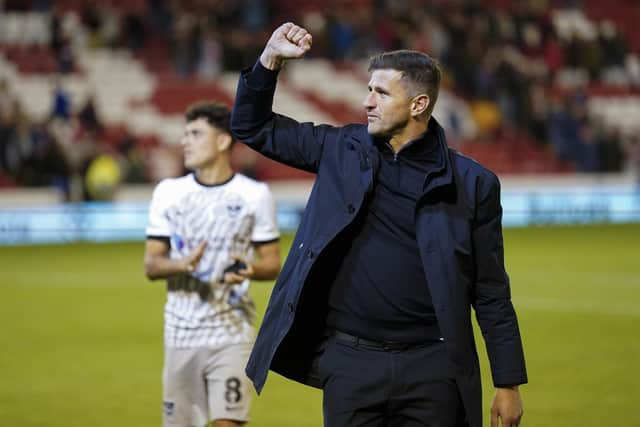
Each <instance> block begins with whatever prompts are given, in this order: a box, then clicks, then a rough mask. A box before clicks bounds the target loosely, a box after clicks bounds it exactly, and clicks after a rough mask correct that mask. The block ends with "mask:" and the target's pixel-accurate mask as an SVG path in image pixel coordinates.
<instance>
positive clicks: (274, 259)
mask: <svg viewBox="0 0 640 427" xmlns="http://www.w3.org/2000/svg"><path fill="white" fill-rule="evenodd" d="M253 248H254V252H255V255H256V258H257V259H256V261H254V262H251V263H246V262H245V261H244V260H243V259H242V258H239V257H234V258H235V259H236V260H240V261H243V262H245V263H246V265H247V267H246V268H244V269H241V270H239V271H238V272H237V273H226V274H225V276H224V281H225V282H226V283H239V282H242V281H243V280H245V279H250V280H273V279H275V278H276V277H278V273H279V272H280V242H279V240H275V241H272V242H266V243H254V244H253Z"/></svg>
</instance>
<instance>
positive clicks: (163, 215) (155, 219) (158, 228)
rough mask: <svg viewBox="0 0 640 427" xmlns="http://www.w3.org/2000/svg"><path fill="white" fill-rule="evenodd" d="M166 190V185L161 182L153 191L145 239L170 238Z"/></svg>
mask: <svg viewBox="0 0 640 427" xmlns="http://www.w3.org/2000/svg"><path fill="white" fill-rule="evenodd" d="M166 190H167V188H166V184H165V183H163V182H160V183H159V184H158V185H157V186H156V188H155V189H154V190H153V196H152V198H151V204H150V206H149V220H148V222H147V229H146V234H147V238H150V237H170V236H171V227H170V224H169V218H168V216H167V206H168V199H167V196H168V195H167V191H166Z"/></svg>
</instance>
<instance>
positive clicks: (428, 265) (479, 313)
mask: <svg viewBox="0 0 640 427" xmlns="http://www.w3.org/2000/svg"><path fill="white" fill-rule="evenodd" d="M247 73H248V71H245V72H243V73H242V75H241V77H240V81H239V84H238V91H237V94H236V100H235V105H234V109H233V113H232V119H231V128H232V132H233V134H234V136H235V137H236V138H237V139H238V140H240V141H241V142H243V143H245V144H247V145H248V146H249V147H251V148H253V149H255V150H257V151H258V152H260V153H262V154H263V155H265V156H267V157H269V158H271V159H274V160H276V161H279V162H282V163H285V164H287V165H290V166H293V167H296V168H299V169H303V170H306V171H309V172H313V173H315V174H317V177H316V180H315V183H314V185H313V189H312V191H311V195H310V197H309V201H308V203H307V207H306V209H305V212H304V215H303V218H302V221H301V223H300V225H299V228H298V231H297V233H296V236H295V239H294V241H293V245H292V247H291V251H290V252H289V255H288V257H287V260H286V262H285V264H284V267H283V269H282V271H281V273H280V276H279V277H278V280H277V281H276V284H275V286H274V289H273V292H272V294H271V299H270V301H269V305H268V307H267V310H266V313H265V316H264V320H263V323H262V326H261V328H260V331H259V333H258V336H257V339H256V343H255V346H254V349H253V352H252V354H251V357H250V359H249V362H248V365H247V374H248V375H249V377H250V378H251V379H252V381H253V383H254V385H255V387H256V389H257V390H258V392H260V390H261V389H262V387H263V386H264V383H265V381H266V377H267V372H268V370H269V369H271V370H273V371H275V372H278V373H280V374H281V375H284V376H285V377H288V378H291V379H293V380H296V381H299V382H302V383H305V384H309V385H312V386H316V387H319V386H321V383H320V380H319V379H318V378H316V377H314V372H315V370H314V369H313V368H314V367H313V366H312V363H313V361H314V356H315V355H316V354H315V353H314V352H315V351H316V348H317V347H318V343H319V341H320V339H321V338H322V335H323V333H324V321H325V317H324V316H325V314H326V305H327V298H326V297H327V295H328V294H327V292H328V288H329V286H330V283H327V281H325V280H323V276H324V273H325V272H323V271H322V268H319V265H320V263H318V260H320V259H321V258H322V256H323V253H324V251H325V250H327V248H329V249H330V248H331V243H332V242H334V238H335V237H336V236H337V235H338V234H339V233H340V232H341V231H342V230H343V229H344V228H345V227H346V226H347V225H348V224H350V222H351V221H352V220H353V219H354V218H355V217H356V215H357V214H358V211H359V210H360V209H361V208H362V206H363V200H364V198H365V196H366V195H367V194H368V193H369V192H370V191H371V190H372V188H373V184H374V180H375V176H376V172H377V168H378V161H377V159H378V156H377V155H376V153H375V150H377V148H376V147H375V145H374V143H373V139H372V137H371V136H370V135H369V134H368V133H367V129H366V127H365V126H364V125H360V124H353V125H347V126H344V127H332V126H327V125H320V126H315V125H313V124H312V123H298V122H296V121H295V120H293V119H291V118H288V117H285V116H282V115H278V114H275V113H273V112H272V109H271V108H272V101H273V95H274V92H275V86H273V87H270V88H268V89H254V88H251V87H249V85H248V83H247ZM429 132H432V133H433V134H435V135H436V136H437V138H438V144H439V149H440V150H441V157H442V159H444V161H443V162H442V165H441V167H439V168H437V169H436V170H434V171H433V172H430V173H429V174H427V175H426V176H425V180H424V191H423V195H422V197H421V199H420V201H419V203H418V204H417V206H416V209H415V218H416V234H417V236H416V239H417V242H418V246H419V250H420V258H421V259H422V263H423V267H424V271H425V274H426V279H427V283H428V287H429V289H428V290H429V291H430V293H431V297H432V300H433V304H434V307H435V312H436V316H437V319H438V324H439V326H440V330H441V332H442V335H443V337H444V340H445V344H446V348H447V351H448V353H449V355H450V357H451V360H452V361H453V362H454V365H455V367H456V372H457V376H456V381H457V383H458V387H459V390H460V394H461V396H462V400H463V403H464V407H465V410H466V416H467V420H468V421H469V424H470V425H471V426H477V427H480V426H481V425H482V403H481V402H482V396H481V385H480V369H479V364H478V356H477V353H476V347H475V343H474V338H473V330H472V325H471V307H472V306H473V307H474V309H475V313H476V318H477V320H478V323H479V325H480V328H481V330H482V334H483V336H484V340H485V344H486V347H487V352H488V355H489V360H490V364H491V371H492V376H493V382H494V384H495V385H496V386H500V385H515V384H522V383H525V382H527V374H526V370H525V363H524V355H523V350H522V343H521V339H520V333H519V329H518V323H517V319H516V314H515V311H514V309H513V306H512V304H511V296H510V290H509V278H508V276H507V274H506V272H505V269H504V262H503V240H502V226H501V220H502V208H501V206H500V184H499V182H498V178H497V177H496V176H495V175H494V174H493V173H492V172H490V171H489V170H487V169H486V168H484V167H483V166H481V165H480V164H479V163H477V162H475V161H474V160H471V159H469V158H467V157H464V156H462V155H460V154H459V153H457V152H456V151H454V150H451V149H449V148H448V147H447V144H446V140H445V136H444V132H443V129H442V128H441V127H440V125H439V124H438V123H437V121H436V120H435V119H434V118H433V117H432V118H431V119H430V121H429Z"/></svg>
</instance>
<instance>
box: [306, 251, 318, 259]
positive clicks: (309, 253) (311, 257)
mask: <svg viewBox="0 0 640 427" xmlns="http://www.w3.org/2000/svg"><path fill="white" fill-rule="evenodd" d="M314 256H316V254H314V253H313V251H312V250H308V251H307V258H309V259H313V257H314Z"/></svg>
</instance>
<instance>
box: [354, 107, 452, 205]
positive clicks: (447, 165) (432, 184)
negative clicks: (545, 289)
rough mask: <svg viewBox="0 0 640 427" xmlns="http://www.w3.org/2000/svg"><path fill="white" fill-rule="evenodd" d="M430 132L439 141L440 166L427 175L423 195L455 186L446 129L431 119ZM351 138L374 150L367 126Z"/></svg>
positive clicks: (375, 168) (375, 167) (374, 165)
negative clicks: (437, 189)
mask: <svg viewBox="0 0 640 427" xmlns="http://www.w3.org/2000/svg"><path fill="white" fill-rule="evenodd" d="M429 132H431V133H433V135H435V137H436V140H437V144H438V147H437V150H439V151H440V159H441V160H440V164H439V165H438V167H436V168H435V169H434V170H433V171H431V172H430V173H428V174H427V176H426V177H425V180H424V188H423V192H422V195H423V196H425V195H426V194H428V193H430V192H431V191H433V190H435V189H436V188H440V187H445V186H448V185H452V184H453V170H452V167H451V158H450V157H449V147H448V146H447V139H446V137H445V133H444V129H443V128H442V126H440V123H438V121H437V120H436V118H435V117H433V116H432V117H431V118H430V119H429ZM351 138H352V140H353V141H354V142H357V143H358V144H360V145H361V146H362V147H363V148H365V149H366V150H373V149H375V147H374V139H373V137H372V136H371V135H369V133H368V132H367V128H366V126H362V127H361V128H360V129H359V132H353V134H352V135H351ZM371 166H373V167H374V173H375V172H377V168H378V165H377V162H375V163H374V164H373V165H371Z"/></svg>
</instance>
